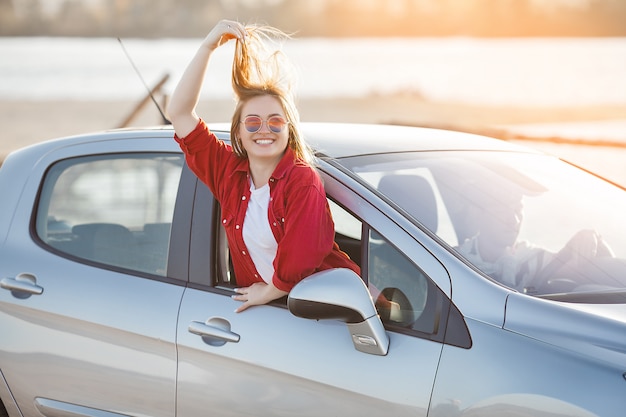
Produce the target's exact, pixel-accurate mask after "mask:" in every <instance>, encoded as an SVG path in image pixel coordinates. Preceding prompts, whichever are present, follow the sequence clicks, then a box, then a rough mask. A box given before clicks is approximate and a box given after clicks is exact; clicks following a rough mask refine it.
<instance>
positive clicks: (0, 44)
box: [0, 37, 626, 106]
mask: <svg viewBox="0 0 626 417" xmlns="http://www.w3.org/2000/svg"><path fill="white" fill-rule="evenodd" d="M199 43H200V39H160V40H141V39H128V40H124V45H125V47H126V49H127V50H128V52H129V54H130V55H131V57H132V59H133V61H134V62H135V64H136V65H137V67H138V68H139V70H140V72H141V73H142V75H143V77H144V79H145V81H146V83H147V84H148V85H150V86H152V85H154V84H156V83H157V82H158V80H159V79H160V78H161V77H162V76H163V75H165V74H169V75H170V80H169V81H168V82H167V84H166V85H165V91H166V92H171V90H172V89H173V88H174V85H175V83H176V81H177V80H178V79H179V77H180V76H181V74H182V71H183V70H184V68H185V66H186V65H187V63H188V62H189V60H190V59H191V58H192V56H193V54H194V53H195V51H196V49H197V47H198V46H199ZM285 52H286V54H287V55H288V56H289V57H290V58H291V60H292V61H293V62H294V65H295V67H296V68H297V71H298V76H299V82H298V86H297V91H298V95H299V96H300V97H304V98H306V97H336V96H352V97H359V96H363V95H365V94H384V93H393V92H398V91H405V92H407V91H408V92H410V93H415V94H420V95H422V96H423V97H424V98H426V99H432V100H444V101H456V102H463V103H473V104H491V105H493V104H496V105H529V106H561V105H567V106H570V105H580V106H585V105H602V104H626V76H625V75H626V38H574V39H572V38H564V39H558V38H556V39H552V38H531V39H474V38H425V39H424V38H416V39H321V38H315V39H296V40H292V41H289V42H287V43H286V44H285ZM0 57H1V58H0V99H3V100H7V99H8V100H14V99H15V100H31V99H34V100H58V99H74V100H119V99H129V98H130V99H136V98H137V97H141V96H143V95H144V93H145V87H144V86H143V84H142V83H141V81H140V80H139V78H138V76H137V75H136V73H135V72H134V70H133V68H132V66H131V64H130V63H129V61H128V59H127V58H126V56H125V54H124V52H123V50H122V48H121V46H120V44H119V42H118V41H117V39H113V38H110V39H109V38H96V39H93V38H7V37H5V38H0ZM231 60H232V46H228V45H227V46H224V47H222V48H220V49H218V50H217V51H216V53H215V54H214V56H213V58H212V62H211V66H210V67H209V72H208V73H207V79H206V86H205V89H204V90H203V95H204V96H205V97H206V96H207V95H208V94H209V93H210V94H211V95H212V96H213V97H219V98H225V97H230V96H231V89H230V65H231Z"/></svg>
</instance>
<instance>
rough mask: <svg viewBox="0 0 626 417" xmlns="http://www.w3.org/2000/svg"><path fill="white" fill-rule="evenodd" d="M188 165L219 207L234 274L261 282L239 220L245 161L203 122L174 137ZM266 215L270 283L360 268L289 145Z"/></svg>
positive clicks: (314, 177)
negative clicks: (271, 242) (271, 248)
mask: <svg viewBox="0 0 626 417" xmlns="http://www.w3.org/2000/svg"><path fill="white" fill-rule="evenodd" d="M174 139H175V140H176V141H177V142H178V143H179V144H180V147H181V149H182V150H183V152H184V153H185V158H186V160H187V165H189V168H191V170H192V171H193V172H194V173H195V174H196V175H197V176H198V178H199V179H200V180H201V181H202V182H204V183H205V184H206V185H207V186H208V187H209V189H210V190H211V192H212V193H213V195H214V196H215V198H216V199H217V200H218V201H219V202H220V204H221V207H222V225H223V226H224V228H225V230H226V236H227V238H228V245H229V248H230V253H231V256H232V260H233V267H234V270H235V275H236V277H237V285H238V286H241V287H247V286H250V285H251V284H253V283H255V282H263V279H262V278H261V276H260V274H259V273H258V271H257V270H256V267H255V266H254V263H253V261H252V258H251V257H250V255H249V253H248V250H247V248H246V245H245V243H244V240H243V230H242V228H243V221H244V217H245V215H246V208H247V207H248V201H249V199H250V170H249V165H248V159H245V158H240V157H238V156H236V155H235V154H234V153H233V150H232V147H231V146H230V145H227V144H226V143H224V142H223V141H221V140H219V139H218V138H217V137H216V136H215V135H214V134H213V133H211V132H210V131H209V129H208V128H207V126H206V124H205V123H204V122H203V121H202V120H201V121H200V122H199V123H198V125H197V126H196V128H195V129H194V130H193V132H191V133H190V134H189V135H187V136H186V137H185V138H182V139H181V138H179V137H178V136H174ZM269 186H270V203H269V210H268V219H269V223H270V227H271V229H272V232H273V234H274V238H275V239H276V242H278V249H277V252H276V257H275V259H274V277H273V278H272V282H273V283H274V286H275V287H276V288H278V289H280V290H282V291H290V290H291V289H292V288H293V286H294V285H296V284H297V283H298V282H300V280H302V279H303V278H305V277H307V276H309V275H311V274H312V273H314V272H317V271H322V270H325V269H330V268H349V269H352V270H353V271H355V272H356V273H357V274H358V273H360V271H359V267H358V266H357V265H356V264H355V263H354V262H352V261H351V260H350V258H349V257H348V256H347V255H346V254H345V253H344V252H342V251H341V250H340V249H339V246H338V245H337V244H336V243H335V240H334V236H335V225H334V223H333V219H332V215H331V212H330V208H329V206H328V200H326V193H325V191H324V186H323V185H322V181H321V179H320V177H319V175H318V173H317V172H316V171H315V169H314V168H311V167H310V166H309V165H307V164H305V163H303V162H302V161H300V160H298V159H296V158H295V155H294V153H293V151H292V150H291V149H290V148H288V149H287V151H286V152H285V155H284V156H283V158H282V159H281V161H280V162H279V164H278V166H277V167H276V169H275V170H274V172H273V174H272V176H271V177H270V180H269Z"/></svg>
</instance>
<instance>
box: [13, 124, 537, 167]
mask: <svg viewBox="0 0 626 417" xmlns="http://www.w3.org/2000/svg"><path fill="white" fill-rule="evenodd" d="M207 124H208V126H209V128H210V129H211V130H212V131H214V132H215V133H216V134H217V136H218V137H220V138H221V139H228V138H229V136H230V124H229V123H207ZM301 131H302V134H303V136H304V137H305V139H306V141H307V142H308V143H309V144H310V145H311V147H312V148H313V149H314V150H315V151H316V153H317V154H318V155H320V156H322V157H329V158H337V159H338V158H347V157H352V156H360V155H371V154H381V153H398V152H419V151H447V150H483V151H515V150H517V151H525V152H529V151H531V152H537V151H532V150H531V149H529V148H527V147H523V146H519V145H515V144H512V143H509V142H506V141H503V140H498V139H494V138H490V137H486V136H480V135H475V134H470V133H465V132H457V131H451V130H442V129H430V128H421V127H412V126H400V125H383V124H358V123H313V122H305V123H301ZM172 137H173V129H172V126H171V125H164V126H153V127H141V128H123V129H112V130H108V131H102V132H93V133H86V134H81V135H76V136H71V137H66V138H60V139H53V140H47V141H44V142H40V143H37V144H35V145H31V146H29V147H27V149H30V148H37V150H36V151H35V150H34V149H33V151H34V152H35V153H37V154H39V153H41V152H45V151H46V150H52V149H55V148H58V147H61V146H66V145H70V144H77V143H87V142H93V141H108V140H120V139H130V138H138V139H140V138H146V139H154V138H164V139H167V138H172ZM46 148H47V149H46ZM27 149H23V150H20V153H29V151H28V150H27Z"/></svg>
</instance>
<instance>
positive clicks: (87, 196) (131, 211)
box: [36, 154, 183, 276]
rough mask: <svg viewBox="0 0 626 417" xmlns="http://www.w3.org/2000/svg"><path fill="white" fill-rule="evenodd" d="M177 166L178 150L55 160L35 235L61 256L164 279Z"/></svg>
mask: <svg viewBox="0 0 626 417" xmlns="http://www.w3.org/2000/svg"><path fill="white" fill-rule="evenodd" d="M182 166H183V159H182V156H180V155H177V154H130V155H129V154H124V155H100V156H89V157H82V158H73V159H67V160H64V161H61V162H58V163H56V164H55V165H53V166H52V167H51V168H50V169H49V170H48V172H47V174H46V177H45V180H44V183H43V187H42V190H41V194H40V198H39V203H38V207H37V218H36V231H37V236H38V238H39V239H40V240H41V241H43V242H44V243H45V244H46V245H48V246H49V247H52V248H54V249H56V250H57V251H60V252H61V253H64V254H68V255H72V256H75V257H77V258H81V259H84V260H89V261H94V262H98V263H100V264H104V265H107V266H113V267H121V268H125V269H130V270H135V271H140V272H147V273H150V274H156V275H161V276H165V275H166V270H167V253H168V247H169V238H170V231H171V225H172V217H173V213H174V205H175V201H176V194H177V190H178V183H179V180H180V176H181V172H182Z"/></svg>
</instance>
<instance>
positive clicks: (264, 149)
mask: <svg viewBox="0 0 626 417" xmlns="http://www.w3.org/2000/svg"><path fill="white" fill-rule="evenodd" d="M250 116H256V117H259V118H261V120H262V123H261V127H260V129H259V130H258V131H257V132H249V131H248V130H247V129H246V126H245V123H244V120H245V119H246V117H250ZM276 116H277V117H280V118H282V119H283V120H284V121H287V119H286V117H285V112H284V111H283V108H282V106H281V105H280V101H279V100H278V99H277V98H276V97H274V96H271V95H264V96H257V97H253V98H251V99H250V100H248V101H247V102H246V103H245V104H244V105H243V107H242V112H241V119H240V120H241V123H240V124H239V130H238V132H239V138H240V139H241V145H242V147H243V148H244V149H245V151H246V152H247V154H248V158H249V159H251V160H252V159H258V160H260V159H266V160H273V159H275V160H276V163H278V161H279V160H280V158H282V156H283V154H284V153H285V150H286V149H287V144H288V142H289V129H288V126H287V125H286V124H285V125H284V126H283V127H282V130H281V131H280V132H274V131H273V130H271V129H270V128H269V126H268V123H267V120H268V119H269V118H271V117H276Z"/></svg>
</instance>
